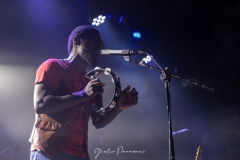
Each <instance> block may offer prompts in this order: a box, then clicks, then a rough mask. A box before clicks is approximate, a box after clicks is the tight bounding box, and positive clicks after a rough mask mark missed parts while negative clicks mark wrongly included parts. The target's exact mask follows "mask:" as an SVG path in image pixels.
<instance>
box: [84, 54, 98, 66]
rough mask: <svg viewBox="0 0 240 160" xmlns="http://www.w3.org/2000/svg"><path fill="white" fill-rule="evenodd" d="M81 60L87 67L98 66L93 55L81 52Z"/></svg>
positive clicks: (96, 59)
mask: <svg viewBox="0 0 240 160" xmlns="http://www.w3.org/2000/svg"><path fill="white" fill-rule="evenodd" d="M80 56H81V58H82V59H83V60H85V61H86V62H87V64H88V65H90V66H93V67H96V66H97V65H98V58H97V57H96V56H95V54H93V53H89V52H83V53H82V54H81V55H80Z"/></svg>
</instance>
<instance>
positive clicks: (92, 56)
mask: <svg viewBox="0 0 240 160" xmlns="http://www.w3.org/2000/svg"><path fill="white" fill-rule="evenodd" d="M80 41H81V45H80V47H81V54H80V56H81V58H82V59H84V60H85V61H86V62H87V63H88V64H89V65H91V66H97V64H98V56H99V50H100V49H101V45H102V41H101V38H100V35H99V33H97V32H96V31H95V32H94V31H93V32H91V33H89V34H88V35H84V36H80Z"/></svg>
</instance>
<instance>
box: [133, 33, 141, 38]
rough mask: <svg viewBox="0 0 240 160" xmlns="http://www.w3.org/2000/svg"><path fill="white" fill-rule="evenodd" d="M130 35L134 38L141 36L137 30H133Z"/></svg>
mask: <svg viewBox="0 0 240 160" xmlns="http://www.w3.org/2000/svg"><path fill="white" fill-rule="evenodd" d="M132 36H133V37H134V38H141V34H140V33H139V32H133V34H132Z"/></svg>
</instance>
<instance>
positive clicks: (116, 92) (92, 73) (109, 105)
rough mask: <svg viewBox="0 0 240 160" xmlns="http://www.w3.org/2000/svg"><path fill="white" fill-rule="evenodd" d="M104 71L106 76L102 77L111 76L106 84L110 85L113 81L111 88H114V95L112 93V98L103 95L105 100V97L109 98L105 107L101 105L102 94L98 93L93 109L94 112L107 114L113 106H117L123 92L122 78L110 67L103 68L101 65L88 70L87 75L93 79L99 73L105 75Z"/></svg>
mask: <svg viewBox="0 0 240 160" xmlns="http://www.w3.org/2000/svg"><path fill="white" fill-rule="evenodd" d="M102 73H104V75H105V78H104V77H102V79H106V76H110V78H111V81H109V80H108V81H107V83H108V84H106V86H110V85H109V82H112V83H113V86H112V89H111V90H113V91H112V95H111V97H110V98H104V97H103V98H104V101H105V99H107V103H106V106H105V107H103V108H100V107H99V103H100V100H101V96H100V95H97V96H96V99H95V101H94V103H93V105H92V108H91V111H92V112H94V113H97V114H100V115H105V114H106V113H107V112H109V111H111V110H112V109H113V108H115V107H116V104H117V102H118V99H119V97H120V93H121V83H120V78H119V77H118V76H116V75H115V74H114V73H113V72H112V71H111V69H110V68H106V69H101V68H99V67H96V68H95V69H94V70H92V71H90V72H88V73H87V74H86V77H87V78H89V79H90V80H93V79H95V78H96V76H97V75H100V74H101V75H103V74H102ZM97 78H99V77H97ZM99 79H100V78H99ZM102 79H101V81H102ZM107 79H109V78H107ZM110 88H111V87H110ZM104 93H105V88H104ZM108 96H109V95H108Z"/></svg>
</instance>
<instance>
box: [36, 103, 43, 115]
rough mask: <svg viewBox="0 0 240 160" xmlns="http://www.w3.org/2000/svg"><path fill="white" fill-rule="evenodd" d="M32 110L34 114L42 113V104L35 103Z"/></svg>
mask: <svg viewBox="0 0 240 160" xmlns="http://www.w3.org/2000/svg"><path fill="white" fill-rule="evenodd" d="M34 110H35V113H36V114H43V113H44V110H43V106H42V105H40V104H35V105H34Z"/></svg>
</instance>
